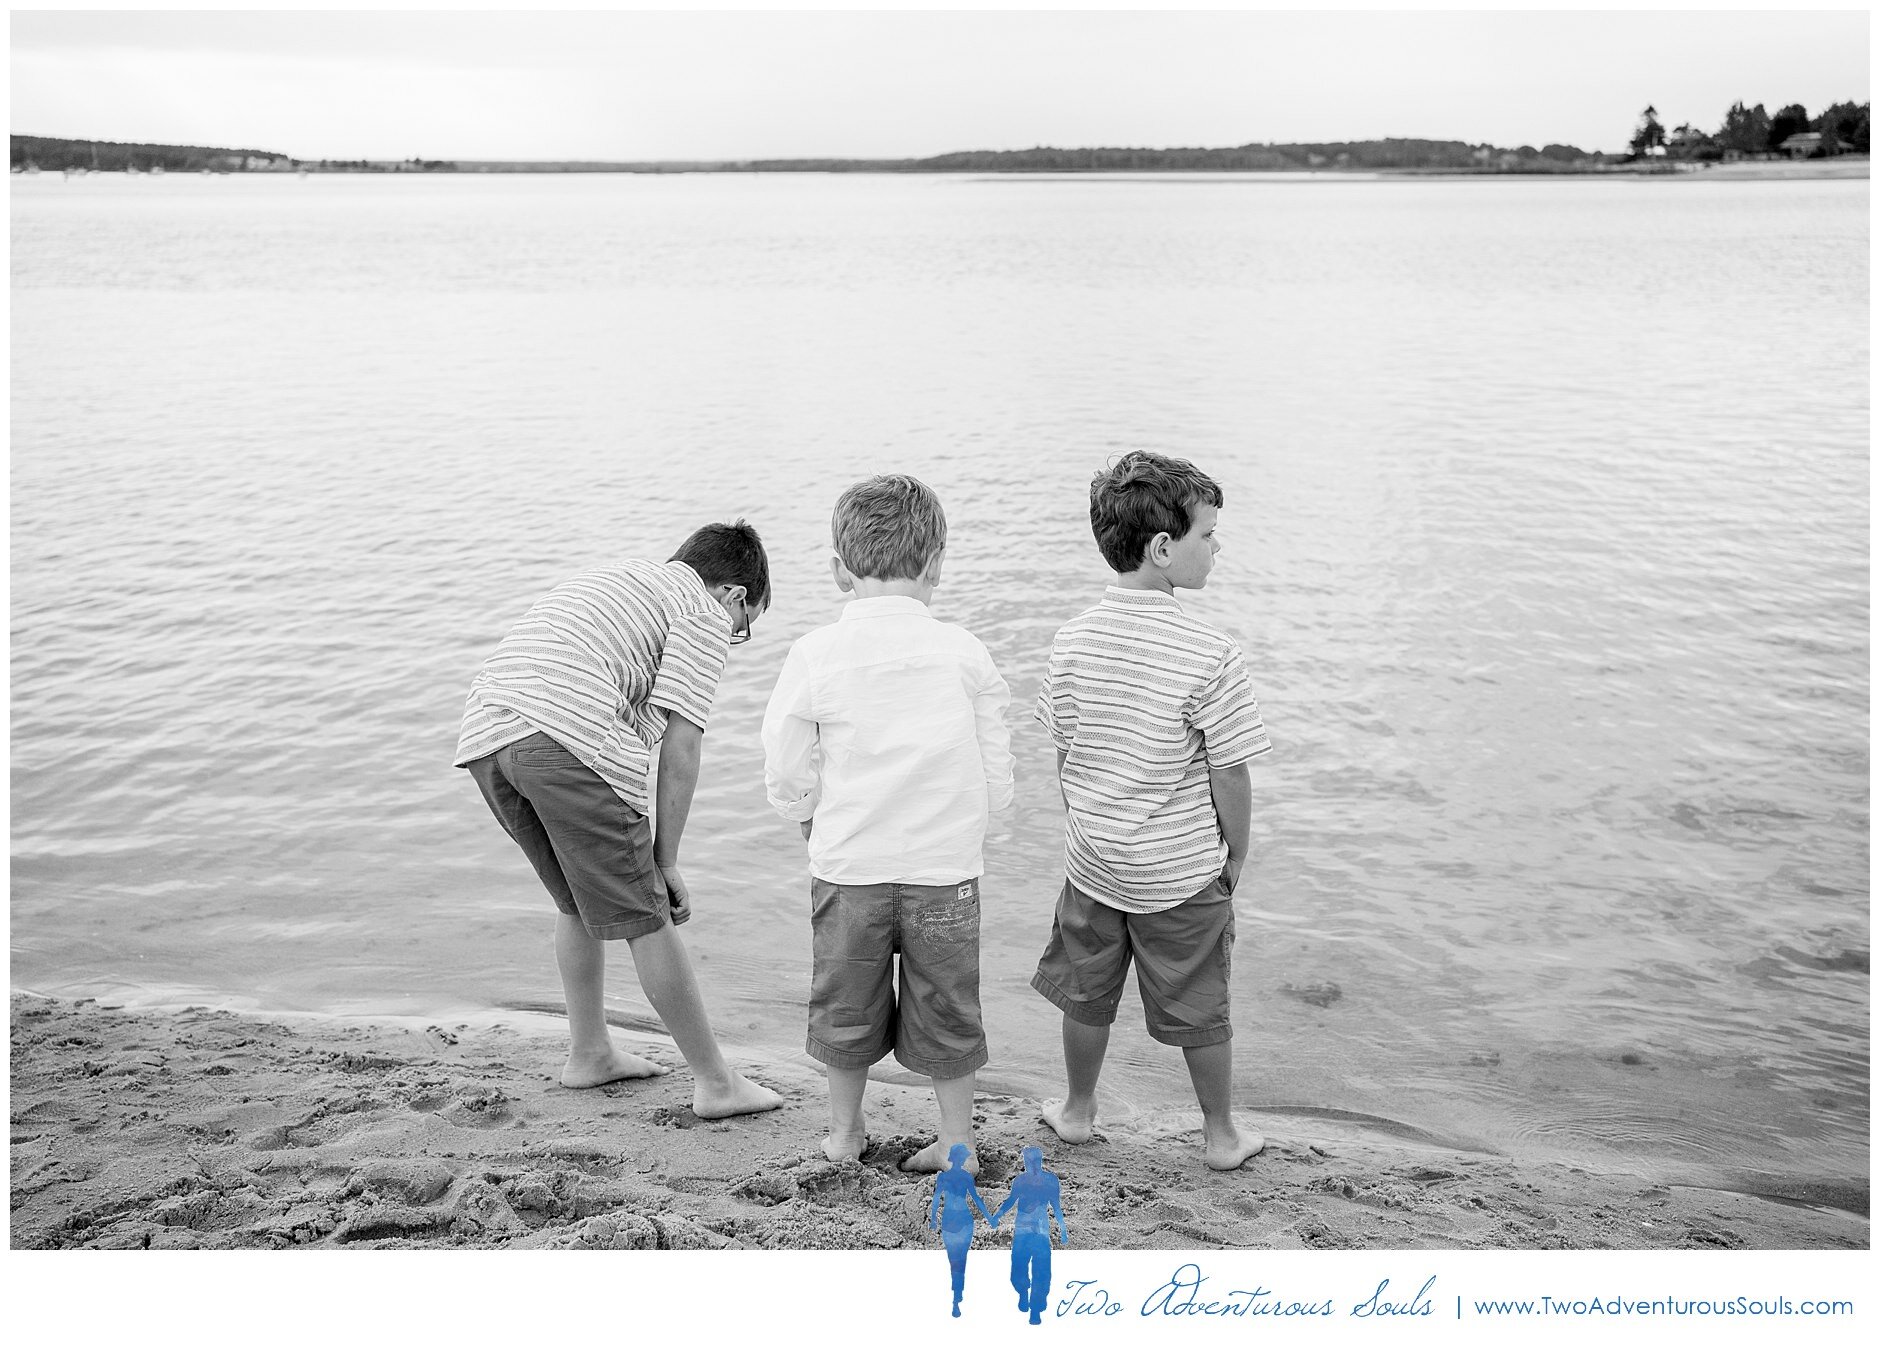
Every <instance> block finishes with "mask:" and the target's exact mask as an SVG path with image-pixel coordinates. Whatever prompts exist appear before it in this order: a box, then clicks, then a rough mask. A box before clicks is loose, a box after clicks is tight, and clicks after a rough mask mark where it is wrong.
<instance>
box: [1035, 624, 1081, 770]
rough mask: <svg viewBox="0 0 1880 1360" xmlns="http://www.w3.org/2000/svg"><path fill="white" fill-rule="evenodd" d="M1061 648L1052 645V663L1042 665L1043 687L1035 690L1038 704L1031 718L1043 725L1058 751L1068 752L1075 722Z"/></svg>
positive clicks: (1075, 728)
mask: <svg viewBox="0 0 1880 1360" xmlns="http://www.w3.org/2000/svg"><path fill="white" fill-rule="evenodd" d="M1062 646H1063V644H1062V643H1061V642H1053V643H1052V645H1051V660H1050V661H1049V662H1047V663H1046V664H1045V672H1044V683H1043V684H1042V685H1040V686H1039V687H1038V702H1037V703H1036V704H1035V705H1034V706H1033V707H1032V710H1031V715H1032V716H1033V717H1034V718H1036V719H1037V720H1038V721H1039V722H1041V723H1043V724H1044V730H1045V731H1047V732H1049V733H1050V734H1051V740H1052V741H1053V742H1055V743H1057V748H1058V750H1060V751H1068V750H1070V749H1071V738H1072V737H1074V736H1075V735H1076V734H1077V719H1076V715H1075V714H1074V713H1073V711H1072V708H1071V702H1070V687H1069V685H1068V684H1067V683H1066V682H1065V678H1064V667H1063V664H1062V662H1061V660H1060V656H1061V653H1060V650H1059V649H1060V648H1061V647H1062Z"/></svg>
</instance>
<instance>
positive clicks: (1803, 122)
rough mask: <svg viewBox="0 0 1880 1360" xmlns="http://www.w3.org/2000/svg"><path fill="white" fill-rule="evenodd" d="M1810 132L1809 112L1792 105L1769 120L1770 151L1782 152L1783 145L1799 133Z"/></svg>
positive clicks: (1798, 105)
mask: <svg viewBox="0 0 1880 1360" xmlns="http://www.w3.org/2000/svg"><path fill="white" fill-rule="evenodd" d="M1806 131H1808V110H1807V109H1805V108H1803V107H1802V106H1801V105H1800V104H1791V105H1789V106H1788V107H1787V108H1786V109H1784V110H1782V112H1781V113H1778V114H1777V115H1776V116H1775V117H1774V118H1771V119H1770V120H1769V149H1770V150H1771V151H1776V150H1780V149H1781V146H1782V143H1784V142H1786V141H1787V140H1788V139H1789V138H1791V137H1793V136H1794V135H1795V134H1796V133H1798V132H1806Z"/></svg>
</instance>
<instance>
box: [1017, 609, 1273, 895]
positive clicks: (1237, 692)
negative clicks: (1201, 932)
mask: <svg viewBox="0 0 1880 1360" xmlns="http://www.w3.org/2000/svg"><path fill="white" fill-rule="evenodd" d="M1036 712H1037V717H1038V720H1039V721H1040V722H1042V723H1043V724H1044V725H1045V728H1046V730H1047V731H1049V732H1050V733H1051V737H1052V740H1053V741H1055V742H1056V743H1057V748H1058V750H1059V751H1061V752H1063V753H1064V778H1063V783H1064V799H1065V802H1066V803H1067V805H1068V815H1067V817H1066V819H1065V854H1064V860H1065V863H1064V872H1065V875H1066V877H1068V878H1069V879H1070V881H1071V882H1072V883H1074V884H1075V885H1076V886H1077V887H1078V888H1079V889H1081V890H1082V891H1083V892H1085V893H1087V894H1089V895H1090V896H1091V897H1094V898H1096V899H1097V900H1098V901H1099V902H1105V903H1108V904H1109V905H1110V906H1112V907H1115V908H1116V909H1117V910H1119V911H1129V912H1151V911H1166V910H1167V909H1168V908H1170V907H1172V906H1175V905H1177V904H1178V903H1181V902H1185V901H1187V900H1188V899H1189V898H1190V897H1193V896H1194V895H1195V894H1196V893H1197V892H1199V891H1200V890H1201V889H1202V888H1203V887H1205V886H1206V885H1207V883H1208V881H1209V880H1210V879H1212V878H1214V877H1215V876H1216V875H1217V874H1219V873H1220V872H1221V865H1222V864H1224V863H1225V862H1226V860H1227V849H1226V845H1225V843H1224V842H1223V841H1222V839H1221V830H1220V823H1219V822H1218V821H1217V820H1216V817H1215V813H1214V795H1213V793H1212V791H1211V790H1210V788H1209V784H1208V771H1209V770H1210V769H1217V770H1218V769H1225V768H1227V767H1229V766H1232V765H1238V764H1240V763H1241V762H1243V761H1246V760H1249V759H1251V758H1252V757H1254V756H1257V755H1261V754H1263V753H1264V752H1266V751H1267V750H1269V749H1271V747H1272V743H1271V742H1270V741H1268V740H1267V735H1266V726H1265V724H1263V723H1262V722H1261V721H1260V707H1259V704H1258V703H1257V702H1256V701H1255V699H1254V697H1253V684H1252V682H1251V681H1250V680H1249V679H1248V678H1247V667H1246V663H1245V662H1244V661H1243V660H1242V659H1241V655H1240V647H1239V644H1237V643H1236V642H1235V641H1234V640H1233V639H1232V638H1231V637H1229V636H1228V635H1227V634H1226V633H1223V632H1222V631H1221V630H1220V629H1218V628H1214V627H1211V626H1210V625H1208V624H1205V623H1202V622H1201V621H1199V620H1198V619H1191V618H1189V617H1188V615H1186V614H1184V613H1183V612H1182V610H1181V606H1180V605H1178V604H1176V603H1175V598H1174V596H1172V595H1165V594H1163V593H1162V592H1161V591H1159V590H1127V589H1124V588H1123V587H1121V586H1111V587H1110V588H1109V589H1108V590H1106V591H1104V593H1103V602H1102V603H1101V604H1099V605H1098V606H1097V607H1096V608H1094V609H1091V610H1089V611H1087V612H1086V613H1083V614H1080V615H1078V616H1077V617H1076V618H1074V619H1072V620H1071V621H1070V622H1069V623H1067V624H1065V625H1064V626H1063V627H1062V628H1060V629H1058V634H1057V639H1056V641H1055V642H1054V643H1053V644H1052V646H1051V663H1050V666H1049V668H1048V670H1047V672H1046V675H1045V681H1044V688H1043V689H1042V690H1041V691H1040V692H1039V695H1038V706H1037V710H1036Z"/></svg>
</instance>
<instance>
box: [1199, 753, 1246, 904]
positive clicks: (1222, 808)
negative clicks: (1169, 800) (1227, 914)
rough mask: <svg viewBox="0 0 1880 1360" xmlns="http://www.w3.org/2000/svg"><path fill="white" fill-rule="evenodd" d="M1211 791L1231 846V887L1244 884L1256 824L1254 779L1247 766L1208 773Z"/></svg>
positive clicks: (1241, 765) (1229, 864)
mask: <svg viewBox="0 0 1880 1360" xmlns="http://www.w3.org/2000/svg"><path fill="white" fill-rule="evenodd" d="M1208 788H1209V790H1210V791H1211V792H1212V793H1213V794H1214V816H1215V818H1216V819H1217V820H1218V821H1219V822H1220V824H1221V839H1222V840H1224V841H1226V842H1227V886H1228V888H1229V889H1230V890H1231V889H1232V888H1233V887H1234V886H1235V885H1236V884H1238V883H1239V882H1240V870H1241V868H1242V866H1243V865H1245V864H1246V862H1247V840H1248V837H1249V834H1250V828H1251V826H1252V822H1253V775H1252V773H1251V772H1250V771H1249V770H1248V769H1247V762H1246V761H1244V760H1243V761H1241V762H1240V764H1238V765H1229V766H1228V767H1227V768H1226V769H1224V770H1217V769H1214V768H1212V767H1210V768H1209V770H1208Z"/></svg>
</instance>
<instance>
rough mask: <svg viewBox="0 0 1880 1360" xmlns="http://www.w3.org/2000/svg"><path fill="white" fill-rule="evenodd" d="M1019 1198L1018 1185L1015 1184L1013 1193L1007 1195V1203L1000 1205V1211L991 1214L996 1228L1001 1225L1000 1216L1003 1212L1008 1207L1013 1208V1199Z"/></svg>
mask: <svg viewBox="0 0 1880 1360" xmlns="http://www.w3.org/2000/svg"><path fill="white" fill-rule="evenodd" d="M1017 1198H1018V1187H1017V1186H1016V1185H1015V1186H1013V1187H1012V1193H1011V1194H1009V1195H1007V1196H1006V1197H1005V1203H1003V1204H1001V1205H1000V1206H999V1208H998V1212H997V1213H994V1214H992V1215H991V1218H992V1225H993V1226H994V1227H995V1228H996V1227H997V1226H998V1225H999V1216H1000V1215H1001V1214H1003V1213H1004V1212H1005V1211H1006V1210H1007V1209H1009V1208H1011V1207H1012V1201H1013V1200H1015V1199H1017Z"/></svg>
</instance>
